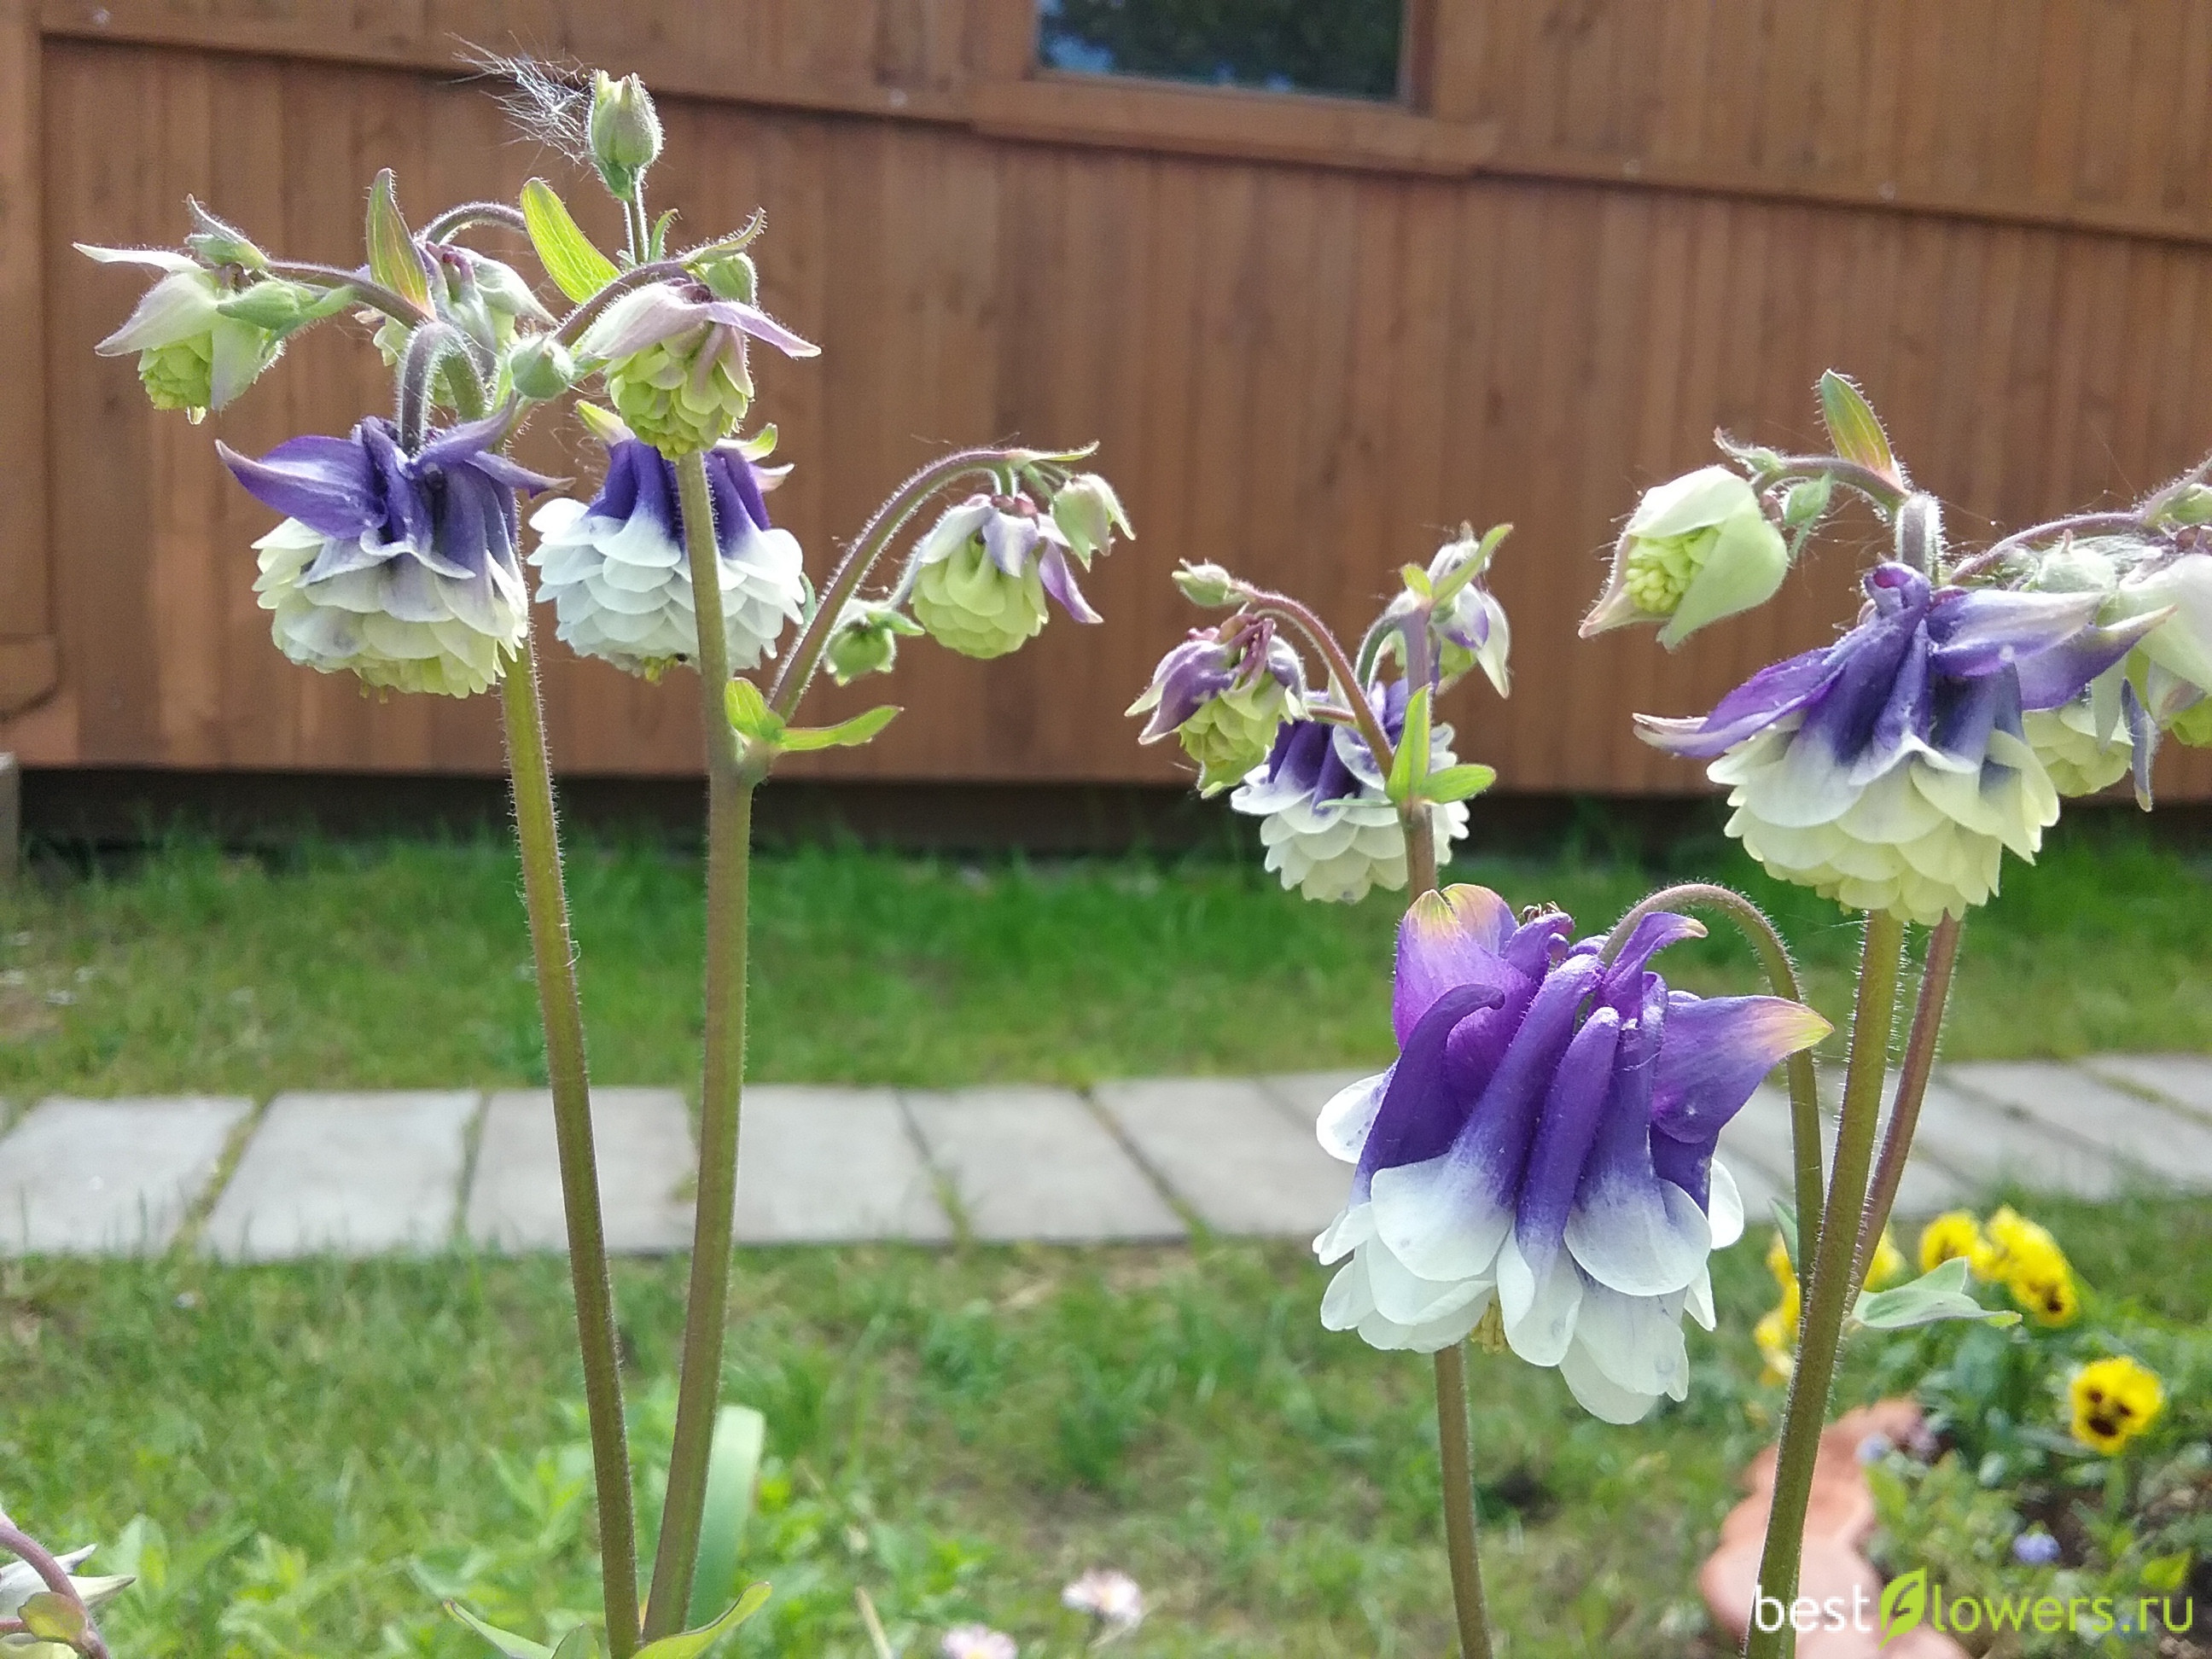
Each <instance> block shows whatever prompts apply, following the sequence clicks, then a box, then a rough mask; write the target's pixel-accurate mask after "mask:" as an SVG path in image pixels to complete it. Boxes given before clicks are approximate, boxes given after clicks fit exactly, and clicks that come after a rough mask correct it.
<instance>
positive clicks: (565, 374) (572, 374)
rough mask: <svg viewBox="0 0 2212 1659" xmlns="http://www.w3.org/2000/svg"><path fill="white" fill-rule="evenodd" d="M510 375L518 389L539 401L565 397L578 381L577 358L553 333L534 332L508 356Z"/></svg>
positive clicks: (545, 401) (524, 394)
mask: <svg viewBox="0 0 2212 1659" xmlns="http://www.w3.org/2000/svg"><path fill="white" fill-rule="evenodd" d="M507 375H508V378H509V380H510V381H511V383H512V384H513V387H514V389H515V391H517V392H520V394H521V395H522V396H524V397H526V398H532V399H534V400H535V401H537V402H538V403H550V402H551V401H552V400H553V399H554V398H559V397H562V396H565V395H566V394H567V392H568V388H569V387H570V386H574V385H575V383H576V358H575V355H574V353H573V352H571V351H570V350H569V349H568V347H566V346H564V345H562V343H561V342H560V339H559V338H558V337H556V336H555V335H551V334H533V335H532V336H531V337H530V338H529V339H527V340H525V341H524V342H523V343H521V344H520V346H517V347H516V348H515V350H514V355H513V356H512V357H510V358H508V359H507Z"/></svg>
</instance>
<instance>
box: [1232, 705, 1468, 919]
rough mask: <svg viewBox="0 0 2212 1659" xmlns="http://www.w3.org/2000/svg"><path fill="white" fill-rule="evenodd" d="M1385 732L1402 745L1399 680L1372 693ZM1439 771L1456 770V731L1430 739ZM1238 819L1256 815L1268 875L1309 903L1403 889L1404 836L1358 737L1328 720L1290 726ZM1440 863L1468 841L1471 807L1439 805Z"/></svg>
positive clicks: (1237, 803)
mask: <svg viewBox="0 0 2212 1659" xmlns="http://www.w3.org/2000/svg"><path fill="white" fill-rule="evenodd" d="M1370 702H1371V703H1372V704H1373V706H1374V708H1375V711H1376V715H1377V716H1378V717H1379V718H1380V719H1381V720H1382V722H1383V734H1384V735H1385V736H1386V737H1388V738H1390V739H1391V740H1392V741H1393V742H1395V741H1396V740H1397V738H1398V736H1399V734H1400V733H1401V732H1402V731H1403V730H1404V729H1405V724H1406V702H1407V691H1406V683H1405V681H1403V680H1393V681H1392V682H1390V684H1389V686H1387V687H1384V686H1380V685H1378V686H1376V688H1375V689H1374V690H1373V691H1372V692H1371V693H1370ZM1430 744H1431V749H1430V758H1431V764H1432V766H1433V767H1434V769H1436V770H1438V771H1441V770H1443V769H1444V768H1446V767H1448V766H1450V765H1452V764H1454V757H1453V755H1452V752H1451V747H1450V745H1451V727H1449V726H1437V727H1435V728H1434V731H1433V732H1432V733H1431V738H1430ZM1229 805H1231V807H1233V808H1234V809H1235V810H1236V811H1239V812H1243V813H1245V814H1247V815H1248V816H1249V817H1256V818H1259V819H1261V820H1262V822H1261V825H1260V840H1261V844H1262V845H1264V846H1265V847H1266V848H1267V868H1268V869H1270V870H1273V871H1274V872H1276V873H1277V874H1278V875H1279V876H1280V877H1281V878H1282V881H1283V885H1284V886H1285V887H1294V888H1297V890H1299V891H1301V892H1303V893H1304V895H1305V896H1307V897H1308V898H1310V899H1319V900H1323V901H1328V900H1341V901H1344V902H1352V901H1355V900H1358V899H1362V898H1364V897H1365V896H1367V893H1368V890H1370V888H1374V887H1381V888H1383V890H1385V891H1388V892H1395V891H1397V890H1399V889H1401V888H1402V887H1403V886H1405V884H1406V831H1405V827H1404V826H1403V825H1402V824H1401V823H1400V822H1399V818H1398V809H1397V808H1396V807H1395V806H1394V805H1391V802H1390V798H1389V795H1388V794H1386V793H1384V791H1383V775H1382V773H1381V771H1380V770H1379V769H1377V768H1376V764H1375V761H1374V757H1372V756H1370V754H1369V753H1368V750H1367V745H1366V744H1365V743H1364V742H1362V741H1361V739H1360V737H1359V733H1358V731H1357V730H1355V729H1354V728H1352V727H1350V726H1334V725H1331V724H1329V723H1328V722H1325V721H1322V720H1293V721H1291V722H1290V723H1288V724H1286V725H1285V726H1283V727H1282V729H1281V730H1280V732H1278V733H1277V734H1276V738H1275V746H1274V749H1273V751H1272V752H1270V753H1269V755H1268V757H1267V760H1266V761H1265V762H1263V763H1261V764H1260V765H1258V766H1255V768H1253V769H1252V770H1251V772H1250V773H1249V774H1248V775H1246V777H1245V779H1244V781H1243V785H1242V786H1241V787H1239V788H1238V789H1237V792H1236V793H1234V794H1232V795H1231V796H1230V798H1229ZM1430 810H1431V812H1432V813H1433V814H1434V822H1435V826H1436V844H1437V863H1438V864H1439V865H1442V864H1444V863H1446V862H1448V861H1449V860H1450V858H1451V844H1452V843H1453V842H1455V841H1457V840H1459V839H1460V838H1461V837H1462V836H1465V835H1466V834H1467V823H1468V812H1467V804H1466V803H1465V802H1464V801H1450V802H1447V803H1442V804H1438V805H1433V806H1432V807H1431V809H1430Z"/></svg>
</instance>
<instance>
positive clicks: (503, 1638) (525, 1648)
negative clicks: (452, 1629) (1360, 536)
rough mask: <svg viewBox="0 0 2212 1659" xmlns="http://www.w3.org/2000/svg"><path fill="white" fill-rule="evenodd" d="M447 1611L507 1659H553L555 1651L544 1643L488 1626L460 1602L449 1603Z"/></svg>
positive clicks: (494, 1626) (497, 1627)
mask: <svg viewBox="0 0 2212 1659" xmlns="http://www.w3.org/2000/svg"><path fill="white" fill-rule="evenodd" d="M446 1611H447V1613H452V1614H453V1617H454V1618H456V1619H458V1620H460V1621H461V1622H462V1623H463V1624H465V1625H466V1626H468V1627H469V1628H470V1629H471V1630H472V1631H474V1632H476V1633H477V1635H479V1636H481V1637H483V1639H484V1640H485V1641H487V1642H489V1643H490V1644H492V1646H494V1647H495V1648H497V1649H498V1650H500V1651H501V1653H503V1654H505V1655H506V1656H507V1659H553V1650H552V1649H550V1648H549V1647H547V1646H546V1645H545V1644H544V1643H543V1642H533V1641H532V1640H531V1639H530V1638H528V1637H526V1636H517V1635H515V1634H514V1632H512V1631H504V1630H501V1628H500V1627H499V1626H496V1625H487V1624H486V1623H484V1621H483V1620H481V1619H479V1618H477V1616H476V1614H474V1613H471V1612H470V1611H469V1610H468V1609H467V1608H466V1607H463V1606H462V1605H461V1604H460V1603H459V1601H448V1602H447V1603H446Z"/></svg>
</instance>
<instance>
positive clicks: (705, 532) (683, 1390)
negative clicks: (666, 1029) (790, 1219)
mask: <svg viewBox="0 0 2212 1659" xmlns="http://www.w3.org/2000/svg"><path fill="white" fill-rule="evenodd" d="M676 482H677V487H678V497H679V500H680V501H681V502H682V506H683V511H684V547H685V549H686V550H687V551H688V552H689V554H690V560H691V600H692V605H693V610H694V613H695V615H696V617H697V620H698V626H699V658H698V664H697V666H698V670H699V715H700V719H701V720H702V723H703V724H704V725H705V727H706V737H707V1036H706V1066H705V1073H704V1077H703V1079H702V1083H701V1090H700V1098H699V1196H698V1206H697V1213H696V1220H695V1222H694V1225H693V1232H692V1238H691V1283H690V1291H689V1293H688V1295H687V1297H686V1298H685V1303H684V1360H683V1367H682V1370H681V1372H680V1373H679V1376H678V1382H677V1395H676V1439H675V1445H674V1447H673V1449H671V1452H670V1453H669V1459H668V1500H667V1504H666V1507H665V1509H664V1510H662V1512H661V1519H660V1547H659V1550H658V1551H657V1552H656V1553H655V1554H654V1556H653V1590H652V1593H651V1595H649V1596H648V1597H647V1601H646V1613H645V1634H646V1638H647V1640H649V1641H657V1640H659V1638H662V1637H665V1636H670V1635H672V1634H674V1633H675V1632H677V1631H678V1630H679V1629H681V1628H682V1626H683V1623H684V1613H685V1611H686V1610H687V1609H688V1608H689V1607H690V1602H691V1577H692V1574H693V1572H694V1571H695V1570H696V1567H697V1565H698V1556H699V1532H700V1526H701V1522H702V1516H704V1514H705V1511H706V1504H707V1465H708V1458H709V1456H710V1455H711V1454H712V1453H713V1451H714V1414H715V1407H716V1406H717V1404H718V1403H719V1401H720V1394H721V1383H722V1336H723V1327H724V1324H725V1323H726V1320H727V1317H728V1311H727V1310H728V1304H729V1296H730V1252H731V1247H732V1225H733V1223H734V1221H735V1218H736V1214H737V1196H738V1115H739V1112H740V1109H741V1106H742V1095H743V1091H744V1062H745V955H746V952H745V944H746V940H745V927H746V900H747V895H748V886H749V883H750V865H751V858H752V816H753V791H754V789H755V788H756V787H757V786H758V784H759V782H760V779H759V776H758V775H757V773H756V772H755V771H753V770H752V769H750V766H749V764H748V763H747V761H746V759H745V757H744V755H743V754H742V753H741V752H740V750H739V749H738V734H737V732H735V731H734V730H732V727H731V726H730V717H729V714H728V712H727V710H726V708H725V707H724V705H723V695H724V691H725V689H726V687H727V686H728V685H729V683H730V648H729V641H728V636H727V635H726V634H725V633H724V632H723V623H722V582H721V562H722V556H721V551H720V548H719V547H718V546H717V545H716V544H715V539H714V496H713V492H712V490H711V489H710V488H709V486H708V482H707V462H706V457H705V456H703V455H696V454H695V455H686V456H684V458H683V459H680V460H678V462H677V463H676Z"/></svg>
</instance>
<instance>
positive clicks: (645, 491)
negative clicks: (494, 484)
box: [530, 438, 807, 677]
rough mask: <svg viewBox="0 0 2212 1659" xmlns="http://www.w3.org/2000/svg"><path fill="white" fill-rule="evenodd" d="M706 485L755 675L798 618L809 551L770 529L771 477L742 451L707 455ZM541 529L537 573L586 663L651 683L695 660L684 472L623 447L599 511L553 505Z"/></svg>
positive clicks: (616, 451) (542, 516)
mask: <svg viewBox="0 0 2212 1659" xmlns="http://www.w3.org/2000/svg"><path fill="white" fill-rule="evenodd" d="M707 477H708V483H709V484H710V485H711V486H712V488H713V490H714V538H715V541H716V543H717V544H718V545H719V546H720V551H721V561H720V562H721V588H722V629H723V633H724V634H725V635H726V637H727V639H728V641H729V651H730V664H731V665H732V667H733V668H750V667H753V666H754V665H757V663H759V661H760V660H761V659H762V658H763V656H773V655H775V641H776V636H777V635H779V634H781V632H782V631H783V625H784V623H786V622H794V623H795V622H797V621H798V620H799V617H800V616H801V614H802V612H803V611H804V609H805V604H806V598H807V591H806V575H805V570H804V569H803V568H802V561H801V559H800V556H799V543H798V540H797V539H796V538H794V537H793V535H792V533H791V532H789V531H787V530H777V529H774V528H772V527H771V526H769V520H768V506H767V503H766V502H765V501H763V499H762V495H761V478H760V476H759V474H758V473H757V471H756V469H755V468H754V466H753V465H752V463H751V462H750V460H748V459H746V458H745V456H744V453H742V452H741V451H740V450H739V449H738V447H735V446H734V445H729V444H723V445H720V446H718V447H715V448H714V449H710V450H708V452H707ZM530 523H531V527H532V529H534V530H536V531H537V532H538V550H537V551H535V552H534V553H532V555H531V556H530V562H531V563H532V564H534V565H536V566H537V567H538V568H539V569H540V570H541V571H543V572H544V594H545V597H546V598H547V599H550V600H551V601H552V602H553V605H554V607H555V611H556V615H557V616H558V617H559V626H558V632H559V634H560V636H561V638H562V641H565V642H566V643H567V644H568V646H569V647H571V648H572V649H574V651H575V652H576V653H578V654H579V655H580V656H586V657H598V658H600V659H604V660H605V661H607V662H611V663H612V664H613V665H615V666H616V667H617V668H619V669H622V670H623V671H624V672H626V673H631V674H644V675H647V676H648V677H654V676H657V675H658V674H659V672H660V671H661V670H662V669H663V668H665V666H666V665H668V664H669V663H671V662H688V661H690V660H692V659H694V658H695V657H696V655H697V654H698V649H699V623H698V618H697V617H696V615H695V614H694V612H693V609H692V603H691V561H690V555H689V554H688V553H687V552H686V550H685V548H684V513H683V507H682V504H681V502H680V501H679V500H678V493H677V486H676V469H675V466H674V465H673V464H672V463H671V462H670V461H668V460H667V459H665V458H663V457H662V456H661V455H660V453H659V452H658V451H656V450H654V449H653V447H652V446H650V445H649V444H643V443H640V442H639V441H637V440H636V439H635V438H622V439H618V440H617V441H615V442H614V443H613V444H612V445H611V446H610V447H609V450H608V454H607V476H606V481H605V483H602V484H601V485H600V486H599V494H598V495H597V496H595V497H594V498H593V499H592V503H591V505H590V506H588V507H586V505H585V504H584V503H582V502H581V501H568V500H565V499H562V500H556V501H548V502H546V503H545V505H544V506H543V507H539V508H538V511H537V512H536V513H533V514H532V516H531V520H530Z"/></svg>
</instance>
